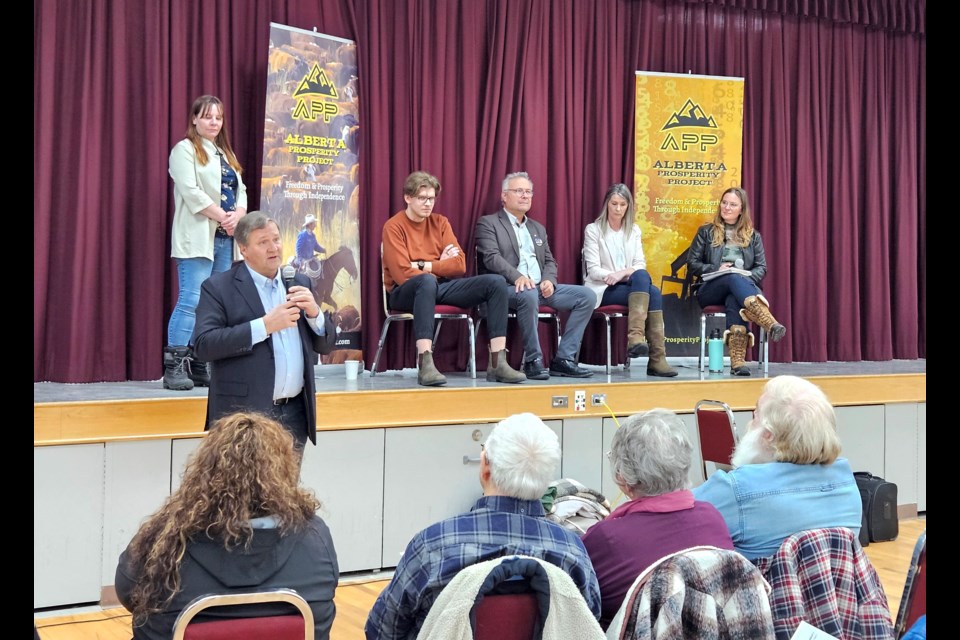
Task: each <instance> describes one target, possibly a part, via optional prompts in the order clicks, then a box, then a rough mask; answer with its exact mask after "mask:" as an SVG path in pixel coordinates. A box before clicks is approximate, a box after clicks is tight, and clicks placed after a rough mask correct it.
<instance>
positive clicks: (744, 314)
mask: <svg viewBox="0 0 960 640" xmlns="http://www.w3.org/2000/svg"><path fill="white" fill-rule="evenodd" d="M740 317H741V318H743V319H744V320H746V321H747V322H752V323H754V324H756V325H759V326H761V327H763V330H764V331H766V332H767V333H768V334H769V335H770V342H779V341H780V339H781V338H783V336H784V335H785V334H786V333H787V328H786V327H785V326H783V325H782V324H780V323H779V322H777V319H776V318H774V317H773V314H772V313H770V304H769V303H768V302H767V299H766V298H764V297H763V296H762V295H755V296H749V297H748V298H747V299H745V300H744V301H743V309H741V310H740Z"/></svg>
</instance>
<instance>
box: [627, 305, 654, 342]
mask: <svg viewBox="0 0 960 640" xmlns="http://www.w3.org/2000/svg"><path fill="white" fill-rule="evenodd" d="M649 306H650V294H649V293H641V292H640V291H634V292H633V293H631V294H630V295H629V296H627V308H628V309H629V315H627V356H628V357H630V358H640V357H643V356H645V355H647V353H649V351H650V347H649V346H647V338H646V336H645V335H644V327H645V326H646V324H647V308H648V307H649Z"/></svg>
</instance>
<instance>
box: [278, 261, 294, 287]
mask: <svg viewBox="0 0 960 640" xmlns="http://www.w3.org/2000/svg"><path fill="white" fill-rule="evenodd" d="M296 275H297V270H296V269H294V268H293V266H292V265H289V264H285V265H283V268H282V269H280V278H281V279H282V280H283V286H284V287H286V288H287V289H289V288H290V287H291V286H292V285H293V279H294V277H296Z"/></svg>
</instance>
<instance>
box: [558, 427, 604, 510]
mask: <svg viewBox="0 0 960 640" xmlns="http://www.w3.org/2000/svg"><path fill="white" fill-rule="evenodd" d="M547 424H550V423H547ZM552 426H553V425H551V427H552ZM604 451H606V449H604V448H603V419H602V418H599V417H590V418H564V420H563V471H562V473H561V474H560V475H561V476H562V477H564V478H573V479H574V480H576V481H577V482H579V483H580V484H582V485H584V486H586V487H589V488H591V489H596V490H597V491H600V492H601V493H603V490H602V489H601V488H600V487H601V486H602V484H603V477H602V476H603V465H602V460H603V459H604V456H603V452H604ZM604 495H606V494H604Z"/></svg>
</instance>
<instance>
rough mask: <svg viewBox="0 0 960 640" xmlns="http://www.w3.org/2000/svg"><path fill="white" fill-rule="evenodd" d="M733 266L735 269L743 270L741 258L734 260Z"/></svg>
mask: <svg viewBox="0 0 960 640" xmlns="http://www.w3.org/2000/svg"><path fill="white" fill-rule="evenodd" d="M733 266H735V267H736V268H737V269H743V258H737V259H736V260H734V261H733Z"/></svg>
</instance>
